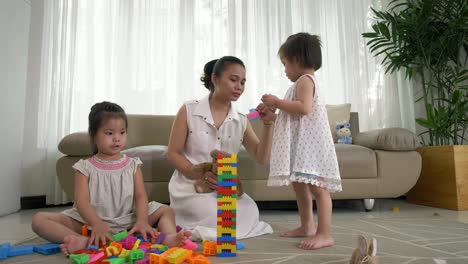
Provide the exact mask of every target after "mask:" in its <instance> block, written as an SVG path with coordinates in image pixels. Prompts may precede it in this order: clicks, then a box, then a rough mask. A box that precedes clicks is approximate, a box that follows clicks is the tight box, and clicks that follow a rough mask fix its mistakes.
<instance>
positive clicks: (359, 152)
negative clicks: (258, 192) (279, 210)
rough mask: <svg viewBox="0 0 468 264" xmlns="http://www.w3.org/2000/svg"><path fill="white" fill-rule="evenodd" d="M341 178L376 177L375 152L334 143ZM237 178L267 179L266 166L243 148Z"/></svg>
mask: <svg viewBox="0 0 468 264" xmlns="http://www.w3.org/2000/svg"><path fill="white" fill-rule="evenodd" d="M335 149H336V155H337V157H338V166H339V167H340V174H341V178H342V179H366V178H376V177H377V161H376V157H375V152H374V151H373V150H371V149H369V148H366V147H363V146H357V145H350V144H335ZM238 168H239V172H238V175H239V178H240V179H242V180H267V179H268V168H267V167H266V166H263V165H260V164H258V163H257V162H254V161H252V159H251V158H250V156H249V154H248V153H247V151H246V150H245V149H244V148H241V150H240V151H239V153H238Z"/></svg>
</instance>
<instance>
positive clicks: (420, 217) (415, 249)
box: [0, 199, 468, 263]
mask: <svg viewBox="0 0 468 264" xmlns="http://www.w3.org/2000/svg"><path fill="white" fill-rule="evenodd" d="M289 205H290V203H289ZM277 207H278V205H277V203H275V208H277ZM64 208H67V207H53V208H44V209H34V210H22V211H20V212H18V213H14V214H11V215H8V216H3V217H0V244H1V243H5V242H10V243H12V244H14V243H21V242H24V241H31V239H32V240H34V237H35V234H34V233H33V232H32V231H31V226H30V224H31V217H32V215H33V214H34V213H36V212H38V211H49V212H59V211H61V210H63V209H64ZM269 208H273V207H272V206H270V207H269ZM393 209H399V210H393ZM261 218H262V220H263V221H266V222H268V223H270V224H271V225H272V226H273V229H274V230H275V234H273V235H267V236H262V237H258V238H255V239H247V240H244V241H245V244H246V249H245V250H243V251H239V257H238V258H236V259H219V258H218V259H214V261H213V262H212V263H282V262H284V263H287V262H290V261H292V262H290V263H312V262H313V263H348V261H349V257H350V255H351V253H352V251H353V249H354V248H355V245H356V238H357V235H358V234H363V235H364V236H366V237H367V238H370V237H375V238H376V239H377V241H378V247H377V248H378V251H377V253H378V255H379V257H380V263H468V211H460V212H457V211H451V210H444V209H438V208H432V207H425V206H419V205H414V204H409V203H407V202H406V201H405V200H403V199H379V200H376V204H375V206H374V209H373V211H372V212H364V210H363V207H362V205H361V202H360V201H334V212H333V232H334V235H335V238H336V242H337V245H336V246H335V247H333V248H330V249H323V250H318V251H303V250H299V249H296V248H295V245H296V244H297V242H299V241H300V238H289V239H285V238H280V237H278V235H277V234H278V233H279V232H281V231H284V230H286V229H289V228H293V227H295V226H296V225H297V224H298V220H299V219H298V215H297V211H295V210H294V208H289V209H288V208H283V210H278V209H275V210H261ZM275 254H277V255H275ZM246 259H248V260H246ZM18 260H19V259H18ZM36 260H37V259H36ZM10 261H11V262H10ZM311 261H312V262H311ZM7 263H15V262H14V259H13V258H11V259H9V261H8V262H7ZM22 263H30V262H27V261H22ZM31 263H32V262H31Z"/></svg>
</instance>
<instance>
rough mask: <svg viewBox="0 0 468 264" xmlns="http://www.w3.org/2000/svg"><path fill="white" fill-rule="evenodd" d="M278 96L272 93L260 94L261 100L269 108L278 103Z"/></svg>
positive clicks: (274, 107) (274, 106)
mask: <svg viewBox="0 0 468 264" xmlns="http://www.w3.org/2000/svg"><path fill="white" fill-rule="evenodd" d="M278 100H279V99H278V97H276V96H274V95H272V94H264V95H263V96H262V102H263V103H264V104H265V105H266V106H267V107H268V108H270V109H276V108H278V107H277V105H276V104H277V103H278Z"/></svg>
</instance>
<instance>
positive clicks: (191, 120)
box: [169, 97, 273, 241]
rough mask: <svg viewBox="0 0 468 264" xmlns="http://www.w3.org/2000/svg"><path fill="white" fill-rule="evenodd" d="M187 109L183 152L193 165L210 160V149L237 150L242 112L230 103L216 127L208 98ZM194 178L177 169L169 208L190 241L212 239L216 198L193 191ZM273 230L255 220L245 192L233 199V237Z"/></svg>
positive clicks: (256, 213)
mask: <svg viewBox="0 0 468 264" xmlns="http://www.w3.org/2000/svg"><path fill="white" fill-rule="evenodd" d="M185 106H186V108H187V125H188V130H189V131H188V137H187V140H186V142H185V149H184V155H185V157H186V158H187V159H188V160H189V161H190V162H192V163H193V164H198V163H202V162H211V161H212V158H211V156H210V152H211V151H212V150H214V149H218V150H222V151H226V152H229V153H238V152H239V149H240V147H241V145H242V140H243V137H244V132H245V129H246V126H247V118H246V116H245V115H243V114H240V113H238V112H237V111H236V110H235V108H234V105H233V104H231V109H230V110H229V113H228V115H227V117H226V119H225V120H224V122H223V124H222V125H221V126H220V128H219V129H217V128H216V127H215V125H214V121H213V117H212V115H211V111H210V105H209V100H208V97H205V98H203V99H202V100H199V101H198V100H196V101H190V102H187V103H185ZM193 184H194V181H193V180H191V179H188V178H187V177H185V176H184V175H183V174H182V173H181V172H179V171H178V170H175V171H174V174H173V175H172V178H171V180H170V182H169V195H170V200H171V207H172V208H173V209H174V211H175V217H176V223H177V224H178V225H180V226H182V227H184V228H186V229H188V230H191V231H192V233H193V235H192V239H194V240H204V239H207V240H211V241H215V240H216V219H217V200H216V192H212V193H197V192H196V191H195V189H194V186H193ZM268 233H273V230H272V228H271V227H270V225H268V224H267V223H265V222H261V221H259V211H258V208H257V205H256V204H255V202H254V201H253V200H252V198H250V196H249V195H247V194H244V195H242V197H241V198H239V199H238V200H237V238H238V239H243V238H248V237H254V236H259V235H263V234H268Z"/></svg>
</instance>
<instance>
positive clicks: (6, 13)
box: [0, 0, 31, 215]
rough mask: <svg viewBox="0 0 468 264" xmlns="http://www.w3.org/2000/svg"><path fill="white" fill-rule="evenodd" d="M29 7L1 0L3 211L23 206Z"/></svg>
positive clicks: (0, 210)
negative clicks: (22, 187) (23, 143)
mask: <svg viewBox="0 0 468 264" xmlns="http://www.w3.org/2000/svg"><path fill="white" fill-rule="evenodd" d="M30 9H31V8H30V4H29V1H19V0H0V92H1V93H0V116H1V117H0V118H1V119H0V130H1V135H2V137H1V139H2V140H1V145H0V215H4V214H8V213H11V212H15V211H17V210H19V208H20V195H21V184H20V182H21V177H22V175H21V157H22V155H21V151H22V138H23V125H24V112H25V91H26V72H27V58H28V38H29V22H30Z"/></svg>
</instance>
